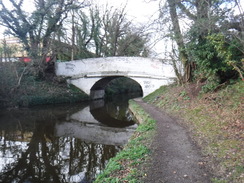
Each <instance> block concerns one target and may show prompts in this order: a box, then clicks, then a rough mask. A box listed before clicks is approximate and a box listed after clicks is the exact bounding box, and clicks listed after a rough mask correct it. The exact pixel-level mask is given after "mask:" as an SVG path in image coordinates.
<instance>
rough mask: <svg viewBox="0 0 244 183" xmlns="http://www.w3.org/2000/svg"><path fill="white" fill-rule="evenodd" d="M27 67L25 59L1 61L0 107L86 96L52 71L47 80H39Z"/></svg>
mask: <svg viewBox="0 0 244 183" xmlns="http://www.w3.org/2000/svg"><path fill="white" fill-rule="evenodd" d="M26 68H27V66H26V65H25V63H19V62H14V63H9V62H6V63H2V62H1V63H0V78H1V79H0V107H2V108H3V107H30V106H35V105H42V104H58V103H74V102H80V101H84V100H88V99H89V97H88V96H87V95H86V94H85V93H84V92H82V91H81V90H80V89H78V88H76V87H75V86H72V85H67V84H66V82H65V80H64V79H61V78H57V77H54V76H53V75H52V76H50V78H49V79H48V80H40V79H38V78H35V77H33V75H32V74H31V73H29V71H28V69H26Z"/></svg>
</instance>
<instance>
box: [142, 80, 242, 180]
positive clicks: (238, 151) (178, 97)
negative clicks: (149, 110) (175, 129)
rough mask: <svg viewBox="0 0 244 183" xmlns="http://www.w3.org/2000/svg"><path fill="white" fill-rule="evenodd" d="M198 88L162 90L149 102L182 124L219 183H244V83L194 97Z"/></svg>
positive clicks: (149, 99)
mask: <svg viewBox="0 0 244 183" xmlns="http://www.w3.org/2000/svg"><path fill="white" fill-rule="evenodd" d="M197 87H199V86H197V85H195V86H192V85H191V86H190V85H189V86H184V87H179V86H169V87H161V88H160V89H159V90H157V91H156V92H154V93H153V94H151V95H149V96H148V97H146V98H145V100H146V101H147V102H150V103H152V104H153V105H156V106H157V107H159V108H161V109H162V110H164V111H165V110H166V111H167V112H168V113H171V114H173V115H177V116H179V117H180V118H182V119H184V121H183V122H182V123H183V125H185V126H186V127H187V128H188V129H189V130H190V131H191V135H192V138H193V139H194V140H195V141H196V142H197V143H198V144H199V146H200V147H201V149H202V151H203V154H204V155H206V156H207V157H208V158H209V161H208V163H209V164H210V165H211V168H212V170H213V173H214V175H215V178H213V180H212V181H213V182H215V183H229V182H231V183H240V182H244V166H243V162H244V149H243V147H244V143H243V142H244V141H243V139H244V135H243V129H244V121H243V119H244V113H243V107H244V103H243V101H244V100H243V99H244V98H243V96H244V82H243V81H239V82H237V83H235V84H233V85H228V86H227V87H225V88H224V89H221V90H219V91H217V92H214V93H206V94H203V93H196V92H195V93H194V91H197Z"/></svg>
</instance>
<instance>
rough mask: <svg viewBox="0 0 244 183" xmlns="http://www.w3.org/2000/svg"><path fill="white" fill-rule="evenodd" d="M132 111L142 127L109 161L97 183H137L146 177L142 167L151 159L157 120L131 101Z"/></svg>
mask: <svg viewBox="0 0 244 183" xmlns="http://www.w3.org/2000/svg"><path fill="white" fill-rule="evenodd" d="M130 109H131V110H132V111H133V113H134V115H135V116H136V117H138V118H137V120H138V121H139V123H140V125H139V127H138V128H137V130H136V132H135V133H134V134H133V136H132V137H131V138H130V141H129V142H128V144H127V145H126V146H125V147H124V149H123V150H122V151H121V152H119V153H118V154H117V155H116V157H114V158H112V159H110V160H109V162H108V164H107V166H106V169H105V170H104V171H103V172H102V173H101V174H100V175H98V177H97V179H96V181H95V183H101V182H103V183H106V182H107V183H120V182H121V183H122V182H130V183H136V182H139V180H141V179H143V177H144V173H143V171H141V169H142V167H141V166H142V165H143V164H145V163H146V162H147V161H148V158H149V157H150V151H149V145H150V142H151V140H150V139H152V136H153V134H154V133H155V120H153V119H152V118H151V117H150V116H149V115H148V114H147V113H146V112H144V110H143V109H142V108H141V107H140V106H139V105H138V104H136V103H135V102H134V101H130Z"/></svg>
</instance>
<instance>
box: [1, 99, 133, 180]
mask: <svg viewBox="0 0 244 183" xmlns="http://www.w3.org/2000/svg"><path fill="white" fill-rule="evenodd" d="M128 98H132V97H131V96H130V97H121V96H117V97H115V98H113V99H112V100H107V101H104V100H96V101H93V102H90V103H83V104H75V105H74V104H73V105H58V106H41V107H34V108H31V109H16V110H10V111H9V110H4V111H0V182H6V183H10V182H12V183H15V182H28V183H36V182H45V183H46V182H47V183H48V182H50V183H51V182H52V183H53V182H55V183H56V182H57V183H58V182H68V183H71V182H74V183H75V182H79V183H81V182H82V183H88V182H92V181H93V180H94V179H95V177H96V175H97V174H99V173H100V172H101V171H102V170H103V169H104V167H105V165H106V163H107V162H108V160H109V159H110V158H112V157H114V156H115V155H116V153H118V152H119V151H120V150H121V149H122V147H123V146H124V145H125V144H126V143H127V141H128V139H129V138H130V136H131V135H132V133H133V132H134V130H135V129H136V127H137V125H136V124H135V123H134V121H133V117H132V115H131V114H130V112H129V110H128Z"/></svg>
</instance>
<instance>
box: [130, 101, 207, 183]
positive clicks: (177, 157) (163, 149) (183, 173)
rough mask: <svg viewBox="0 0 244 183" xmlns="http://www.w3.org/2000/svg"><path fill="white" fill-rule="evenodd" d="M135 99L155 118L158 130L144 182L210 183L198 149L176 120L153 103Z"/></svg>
mask: <svg viewBox="0 0 244 183" xmlns="http://www.w3.org/2000/svg"><path fill="white" fill-rule="evenodd" d="M135 101H136V102H137V103H138V104H139V105H140V106H141V107H142V108H143V109H144V110H145V111H146V112H147V113H149V114H150V116H151V117H152V118H153V119H155V120H156V121H157V123H156V124H157V133H156V135H155V138H154V140H153V143H152V145H151V150H152V162H151V163H150V165H149V167H148V168H147V176H146V178H145V180H144V181H145V182H146V183H161V182H164V183H210V182H211V180H210V177H211V174H210V173H209V172H208V171H207V168H206V167H205V163H204V160H203V159H204V158H203V157H202V156H201V152H200V149H199V148H198V147H197V146H196V144H194V142H193V141H192V140H191V138H190V137H189V134H188V132H187V130H186V129H185V128H184V127H182V126H181V125H179V123H177V120H176V119H174V118H172V117H170V116H169V115H167V114H166V113H165V112H162V111H160V110H159V109H157V108H156V107H155V106H152V105H150V104H148V103H145V102H143V101H142V100H141V99H135Z"/></svg>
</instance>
